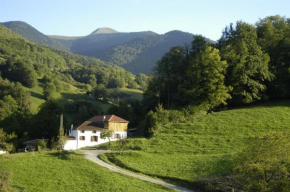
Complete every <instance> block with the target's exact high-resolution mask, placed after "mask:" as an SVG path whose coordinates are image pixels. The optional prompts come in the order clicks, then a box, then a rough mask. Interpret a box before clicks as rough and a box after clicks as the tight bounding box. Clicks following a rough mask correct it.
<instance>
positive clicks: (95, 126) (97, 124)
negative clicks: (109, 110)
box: [73, 115, 129, 130]
mask: <svg viewBox="0 0 290 192" xmlns="http://www.w3.org/2000/svg"><path fill="white" fill-rule="evenodd" d="M104 122H106V123H107V122H116V123H129V121H127V120H125V119H123V118H121V117H118V116H116V115H103V116H94V117H92V118H90V119H89V120H87V121H85V122H84V123H83V124H81V125H79V126H76V127H74V128H73V129H75V130H76V129H77V130H80V129H83V130H102V129H104V128H105V127H104V126H105V124H104Z"/></svg>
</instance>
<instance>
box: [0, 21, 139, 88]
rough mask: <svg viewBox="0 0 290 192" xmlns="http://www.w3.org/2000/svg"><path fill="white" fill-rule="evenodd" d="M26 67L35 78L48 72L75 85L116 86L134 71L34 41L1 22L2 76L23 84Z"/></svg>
mask: <svg viewBox="0 0 290 192" xmlns="http://www.w3.org/2000/svg"><path fill="white" fill-rule="evenodd" d="M19 63H20V64H19ZM14 65H15V66H14ZM13 66H14V67H13ZM17 67H18V68H19V69H18V68H17ZM24 69H25V70H24ZM14 70H15V71H14ZM27 71H28V72H29V77H30V76H31V78H32V79H33V80H34V81H37V80H38V79H42V78H43V77H44V76H50V77H51V79H53V80H56V79H59V80H61V81H64V82H67V83H72V84H77V85H81V84H83V85H84V84H91V85H92V86H94V85H95V84H96V83H97V82H98V83H101V84H103V85H105V86H106V87H110V88H115V87H124V86H128V85H129V84H130V85H131V84H134V82H132V81H134V76H133V74H131V73H129V72H127V71H125V70H124V69H123V68H121V67H118V66H116V65H114V64H112V63H108V62H104V61H102V60H100V59H97V58H93V57H87V56H82V55H77V54H73V53H70V52H67V51H62V50H59V49H54V48H50V47H46V46H43V45H38V44H35V43H33V42H31V41H29V40H27V39H25V38H23V37H21V36H20V35H18V34H16V33H14V32H13V31H12V30H10V29H8V28H6V27H5V26H3V25H1V24H0V74H1V77H2V78H7V79H9V80H11V81H18V82H21V83H22V84H24V85H25V83H26V81H27V79H28V78H26V77H24V76H25V75H27V74H28V72H27ZM22 77H23V78H22ZM33 83H34V82H33ZM29 86H33V85H30V84H29Z"/></svg>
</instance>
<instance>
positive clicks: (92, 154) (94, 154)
mask: <svg viewBox="0 0 290 192" xmlns="http://www.w3.org/2000/svg"><path fill="white" fill-rule="evenodd" d="M82 152H83V153H84V156H85V157H86V158H87V159H89V160H91V161H93V162H95V163H97V164H99V165H101V166H103V167H106V168H107V169H109V170H111V171H114V172H118V173H122V174H124V175H129V176H132V177H136V178H139V179H141V180H144V181H148V182H151V183H155V184H158V185H162V186H164V187H168V188H170V189H174V190H177V191H186V192H193V191H191V190H188V189H186V188H184V187H180V186H177V185H173V184H170V183H166V182H164V181H160V180H157V179H153V178H150V177H146V176H142V175H138V174H136V173H133V172H130V171H126V170H123V169H120V168H118V167H115V166H113V165H110V164H108V163H106V162H104V161H102V160H101V159H99V158H98V156H99V155H100V154H103V153H108V152H110V151H107V150H82Z"/></svg>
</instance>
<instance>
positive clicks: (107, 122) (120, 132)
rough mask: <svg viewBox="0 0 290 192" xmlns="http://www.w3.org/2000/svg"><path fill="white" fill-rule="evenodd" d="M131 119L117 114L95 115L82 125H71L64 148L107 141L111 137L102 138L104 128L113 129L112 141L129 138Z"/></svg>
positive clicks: (76, 147)
mask: <svg viewBox="0 0 290 192" xmlns="http://www.w3.org/2000/svg"><path fill="white" fill-rule="evenodd" d="M128 123H129V121H127V120H125V119H122V118H121V117H118V116H116V115H104V116H95V117H92V118H90V119H89V120H87V121H85V122H84V123H82V124H81V125H78V126H75V127H74V126H71V129H70V130H69V137H68V140H67V141H66V144H65V145H64V150H75V149H79V148H82V147H87V146H94V145H98V144H101V143H106V142H108V141H109V139H101V137H100V133H101V131H103V130H108V131H113V136H112V138H111V140H112V141H114V140H117V139H125V138H127V130H128Z"/></svg>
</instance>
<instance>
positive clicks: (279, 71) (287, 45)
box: [256, 15, 290, 98]
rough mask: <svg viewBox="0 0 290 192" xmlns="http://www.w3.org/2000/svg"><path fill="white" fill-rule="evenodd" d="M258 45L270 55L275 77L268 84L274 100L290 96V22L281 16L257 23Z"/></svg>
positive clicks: (271, 68)
mask: <svg viewBox="0 0 290 192" xmlns="http://www.w3.org/2000/svg"><path fill="white" fill-rule="evenodd" d="M256 29H257V35H258V43H259V45H260V46H261V48H262V50H263V51H265V52H266V53H268V54H269V56H270V58H271V60H270V62H269V67H270V70H271V72H272V73H273V74H274V75H275V78H274V79H273V81H271V82H270V83H268V85H267V87H268V91H267V92H268V93H269V95H270V96H271V97H272V98H287V97H288V98H289V96H290V83H289V82H290V72H289V69H290V22H289V19H286V18H284V17H281V16H279V15H276V16H270V17H266V18H264V19H261V20H260V21H259V22H257V23H256Z"/></svg>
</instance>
